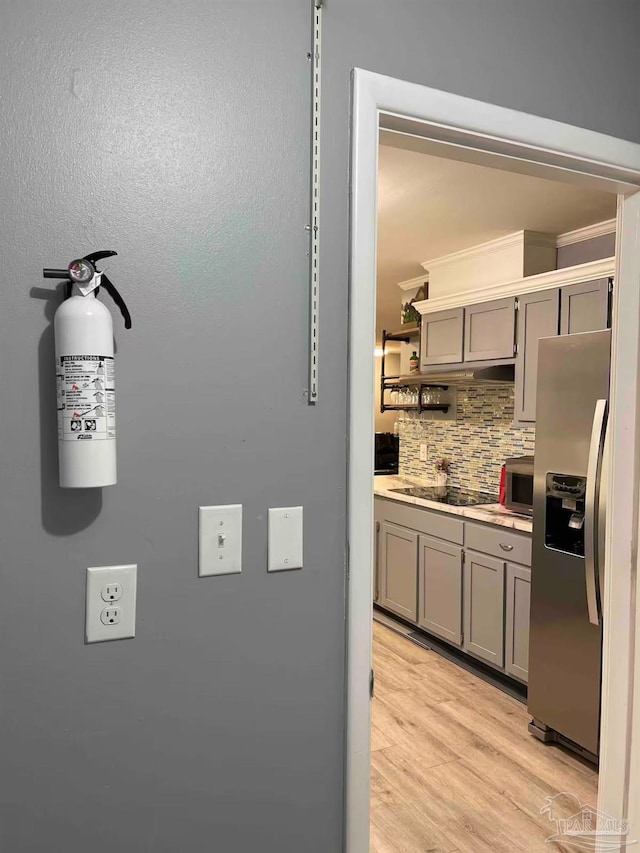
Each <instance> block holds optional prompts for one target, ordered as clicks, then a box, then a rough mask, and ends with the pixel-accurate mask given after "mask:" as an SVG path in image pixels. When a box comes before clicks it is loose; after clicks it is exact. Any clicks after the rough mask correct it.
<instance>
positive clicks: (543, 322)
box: [514, 288, 560, 423]
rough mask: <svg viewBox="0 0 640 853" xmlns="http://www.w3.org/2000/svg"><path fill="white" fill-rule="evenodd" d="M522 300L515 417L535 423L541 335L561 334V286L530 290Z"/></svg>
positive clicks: (519, 323)
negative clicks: (552, 288)
mask: <svg viewBox="0 0 640 853" xmlns="http://www.w3.org/2000/svg"><path fill="white" fill-rule="evenodd" d="M518 303H519V305H518V354H517V358H516V376H515V380H516V381H515V409H514V418H515V420H516V421H518V422H519V423H533V422H534V421H535V419H536V390H537V378H538V344H539V342H540V338H551V337H553V336H554V335H557V334H558V324H559V319H560V290H559V288H556V289H555V290H544V291H542V292H541V293H528V294H527V295H526V296H521V297H520V298H519V300H518Z"/></svg>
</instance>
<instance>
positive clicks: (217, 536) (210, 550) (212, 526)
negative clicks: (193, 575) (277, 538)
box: [198, 504, 242, 578]
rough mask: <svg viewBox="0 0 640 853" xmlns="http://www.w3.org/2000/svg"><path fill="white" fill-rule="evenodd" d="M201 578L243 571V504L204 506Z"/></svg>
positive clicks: (201, 535)
mask: <svg viewBox="0 0 640 853" xmlns="http://www.w3.org/2000/svg"><path fill="white" fill-rule="evenodd" d="M199 513H200V559H199V565H198V575H199V576H200V577H201V578H203V577H206V576H207V575H235V574H238V572H241V571H242V504H229V505H228V506H201V507H200V508H199Z"/></svg>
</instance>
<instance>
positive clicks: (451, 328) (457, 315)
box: [420, 308, 464, 367]
mask: <svg viewBox="0 0 640 853" xmlns="http://www.w3.org/2000/svg"><path fill="white" fill-rule="evenodd" d="M463 330H464V308H453V309H452V310H450V311H436V312H435V313H434V314H425V315H424V316H423V318H422V325H421V329H420V365H421V367H429V366H430V365H432V364H457V363H458V362H461V361H462V358H463V352H462V343H463Z"/></svg>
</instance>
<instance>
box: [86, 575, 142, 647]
mask: <svg viewBox="0 0 640 853" xmlns="http://www.w3.org/2000/svg"><path fill="white" fill-rule="evenodd" d="M137 584H138V567H137V566H136V565H134V564H131V565H128V566H92V567H91V568H88V569H87V601H86V608H85V642H86V643H104V642H106V641H108V640H126V639H131V638H132V637H135V635H136V593H137ZM112 596H114V598H112Z"/></svg>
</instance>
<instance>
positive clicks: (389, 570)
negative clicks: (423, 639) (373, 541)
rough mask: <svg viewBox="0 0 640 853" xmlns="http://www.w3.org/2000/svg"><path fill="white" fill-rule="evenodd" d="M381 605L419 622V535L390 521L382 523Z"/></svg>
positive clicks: (380, 548)
mask: <svg viewBox="0 0 640 853" xmlns="http://www.w3.org/2000/svg"><path fill="white" fill-rule="evenodd" d="M379 554H380V560H379V582H380V595H379V603H380V604H381V605H382V606H383V607H386V608H388V609H389V610H392V611H393V612H394V613H397V614H398V616H402V617H403V618H404V619H408V620H409V621H410V622H416V621H417V605H418V534H417V533H414V532H413V531H412V530H406V529H405V528H404V527H398V526H397V525H395V524H391V523H390V522H388V521H383V522H381V523H380V539H379Z"/></svg>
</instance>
